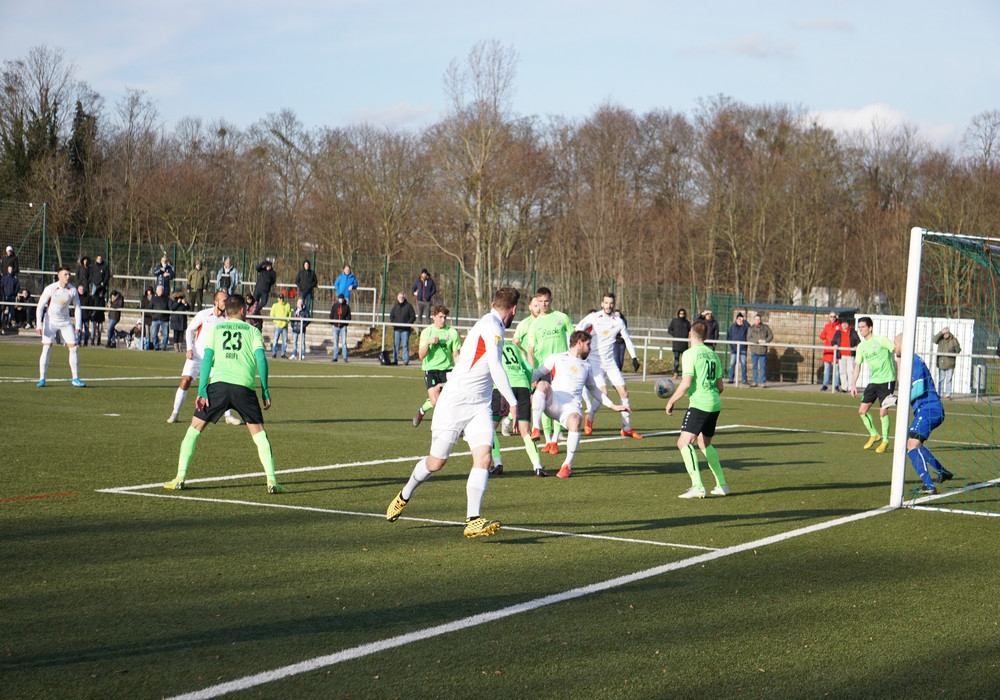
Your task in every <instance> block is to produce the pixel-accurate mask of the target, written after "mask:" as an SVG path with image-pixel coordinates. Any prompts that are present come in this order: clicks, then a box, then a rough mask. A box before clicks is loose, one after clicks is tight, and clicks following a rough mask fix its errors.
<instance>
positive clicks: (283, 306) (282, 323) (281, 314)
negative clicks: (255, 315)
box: [271, 294, 309, 360]
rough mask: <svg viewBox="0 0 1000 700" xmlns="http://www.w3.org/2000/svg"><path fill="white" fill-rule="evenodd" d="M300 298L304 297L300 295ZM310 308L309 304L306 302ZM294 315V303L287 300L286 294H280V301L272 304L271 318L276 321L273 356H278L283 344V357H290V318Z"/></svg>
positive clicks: (272, 345)
mask: <svg viewBox="0 0 1000 700" xmlns="http://www.w3.org/2000/svg"><path fill="white" fill-rule="evenodd" d="M299 299H302V297H301V296H300V297H299ZM306 308H307V309H308V308H309V304H306ZM291 315H292V305H291V304H289V303H288V302H287V301H285V295H284V294H278V301H276V302H274V303H273V304H271V320H272V321H273V322H274V340H273V342H272V343H271V357H277V356H278V345H279V344H280V345H281V359H283V360H285V359H288V356H287V354H286V353H287V351H288V348H287V347H286V346H287V345H288V318H289V317H290V316H291Z"/></svg>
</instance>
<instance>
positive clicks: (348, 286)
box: [333, 265, 358, 304]
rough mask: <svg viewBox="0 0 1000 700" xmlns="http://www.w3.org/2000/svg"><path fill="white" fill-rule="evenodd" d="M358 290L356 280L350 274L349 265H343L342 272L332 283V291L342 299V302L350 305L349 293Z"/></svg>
mask: <svg viewBox="0 0 1000 700" xmlns="http://www.w3.org/2000/svg"><path fill="white" fill-rule="evenodd" d="M357 288H358V278H357V277H355V276H354V274H353V273H352V272H351V266H350V265H344V271H343V272H341V273H340V275H339V276H338V277H337V279H336V280H335V281H334V283H333V290H334V291H335V292H336V293H337V294H338V295H342V296H343V297H344V301H346V302H347V303H348V304H350V303H351V292H352V291H353V290H355V289H357Z"/></svg>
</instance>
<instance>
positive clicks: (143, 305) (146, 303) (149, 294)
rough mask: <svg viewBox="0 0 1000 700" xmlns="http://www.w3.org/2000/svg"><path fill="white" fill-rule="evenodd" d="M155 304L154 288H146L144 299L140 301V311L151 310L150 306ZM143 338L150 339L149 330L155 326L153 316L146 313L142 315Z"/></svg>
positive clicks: (143, 294)
mask: <svg viewBox="0 0 1000 700" xmlns="http://www.w3.org/2000/svg"><path fill="white" fill-rule="evenodd" d="M152 302H153V288H152V287H146V291H145V292H143V293H142V298H141V299H140V300H139V308H140V309H149V308H150V304H151V303H152ZM141 323H142V337H143V338H149V330H150V328H152V326H153V314H151V313H149V312H148V311H146V313H144V314H142V321H141Z"/></svg>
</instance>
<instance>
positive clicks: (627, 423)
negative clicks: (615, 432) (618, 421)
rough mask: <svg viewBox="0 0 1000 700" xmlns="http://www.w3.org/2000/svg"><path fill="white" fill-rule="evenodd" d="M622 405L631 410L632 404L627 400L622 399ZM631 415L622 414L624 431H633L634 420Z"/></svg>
mask: <svg viewBox="0 0 1000 700" xmlns="http://www.w3.org/2000/svg"><path fill="white" fill-rule="evenodd" d="M621 404H622V406H624V407H625V408H630V407H631V404H630V403H629V402H628V399H627V398H625V399H621ZM630 415H631V414H630V413H622V414H621V417H622V430H631V429H632V419H631V418H629V416H630Z"/></svg>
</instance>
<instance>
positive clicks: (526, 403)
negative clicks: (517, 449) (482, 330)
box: [490, 343, 548, 476]
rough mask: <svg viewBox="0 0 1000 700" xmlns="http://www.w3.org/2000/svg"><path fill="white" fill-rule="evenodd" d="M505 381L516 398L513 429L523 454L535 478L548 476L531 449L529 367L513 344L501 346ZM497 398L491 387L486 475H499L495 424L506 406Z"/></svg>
mask: <svg viewBox="0 0 1000 700" xmlns="http://www.w3.org/2000/svg"><path fill="white" fill-rule="evenodd" d="M500 359H501V362H502V363H503V368H504V371H505V372H506V373H507V379H509V380H510V388H511V389H513V390H514V398H516V399H517V430H518V432H519V433H520V434H521V439H522V440H523V441H524V451H525V452H527V453H528V459H529V460H531V466H532V467H533V468H534V470H535V476H548V474H546V473H545V470H544V469H542V460H541V457H539V456H538V448H537V447H535V442H534V440H532V439H531V374H532V372H531V367H529V366H528V362H527V360H525V358H524V355H523V354H521V350H520V348H518V347H517V346H516V345H514V344H513V343H504V346H503V352H502V353H501V355H500ZM506 404H507V402H506V401H504V400H503V397H501V396H500V391H499V390H498V389H497V388H496V387H494V388H493V406H492V409H493V430H494V433H493V466H492V467H490V474H493V475H500V474H503V458H502V457H501V454H500V438H498V437H497V435H496V427H497V423H499V421H500V419H501V418H505V417H506V416H507V414H508V412H509V411H510V406H509V405H506Z"/></svg>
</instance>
